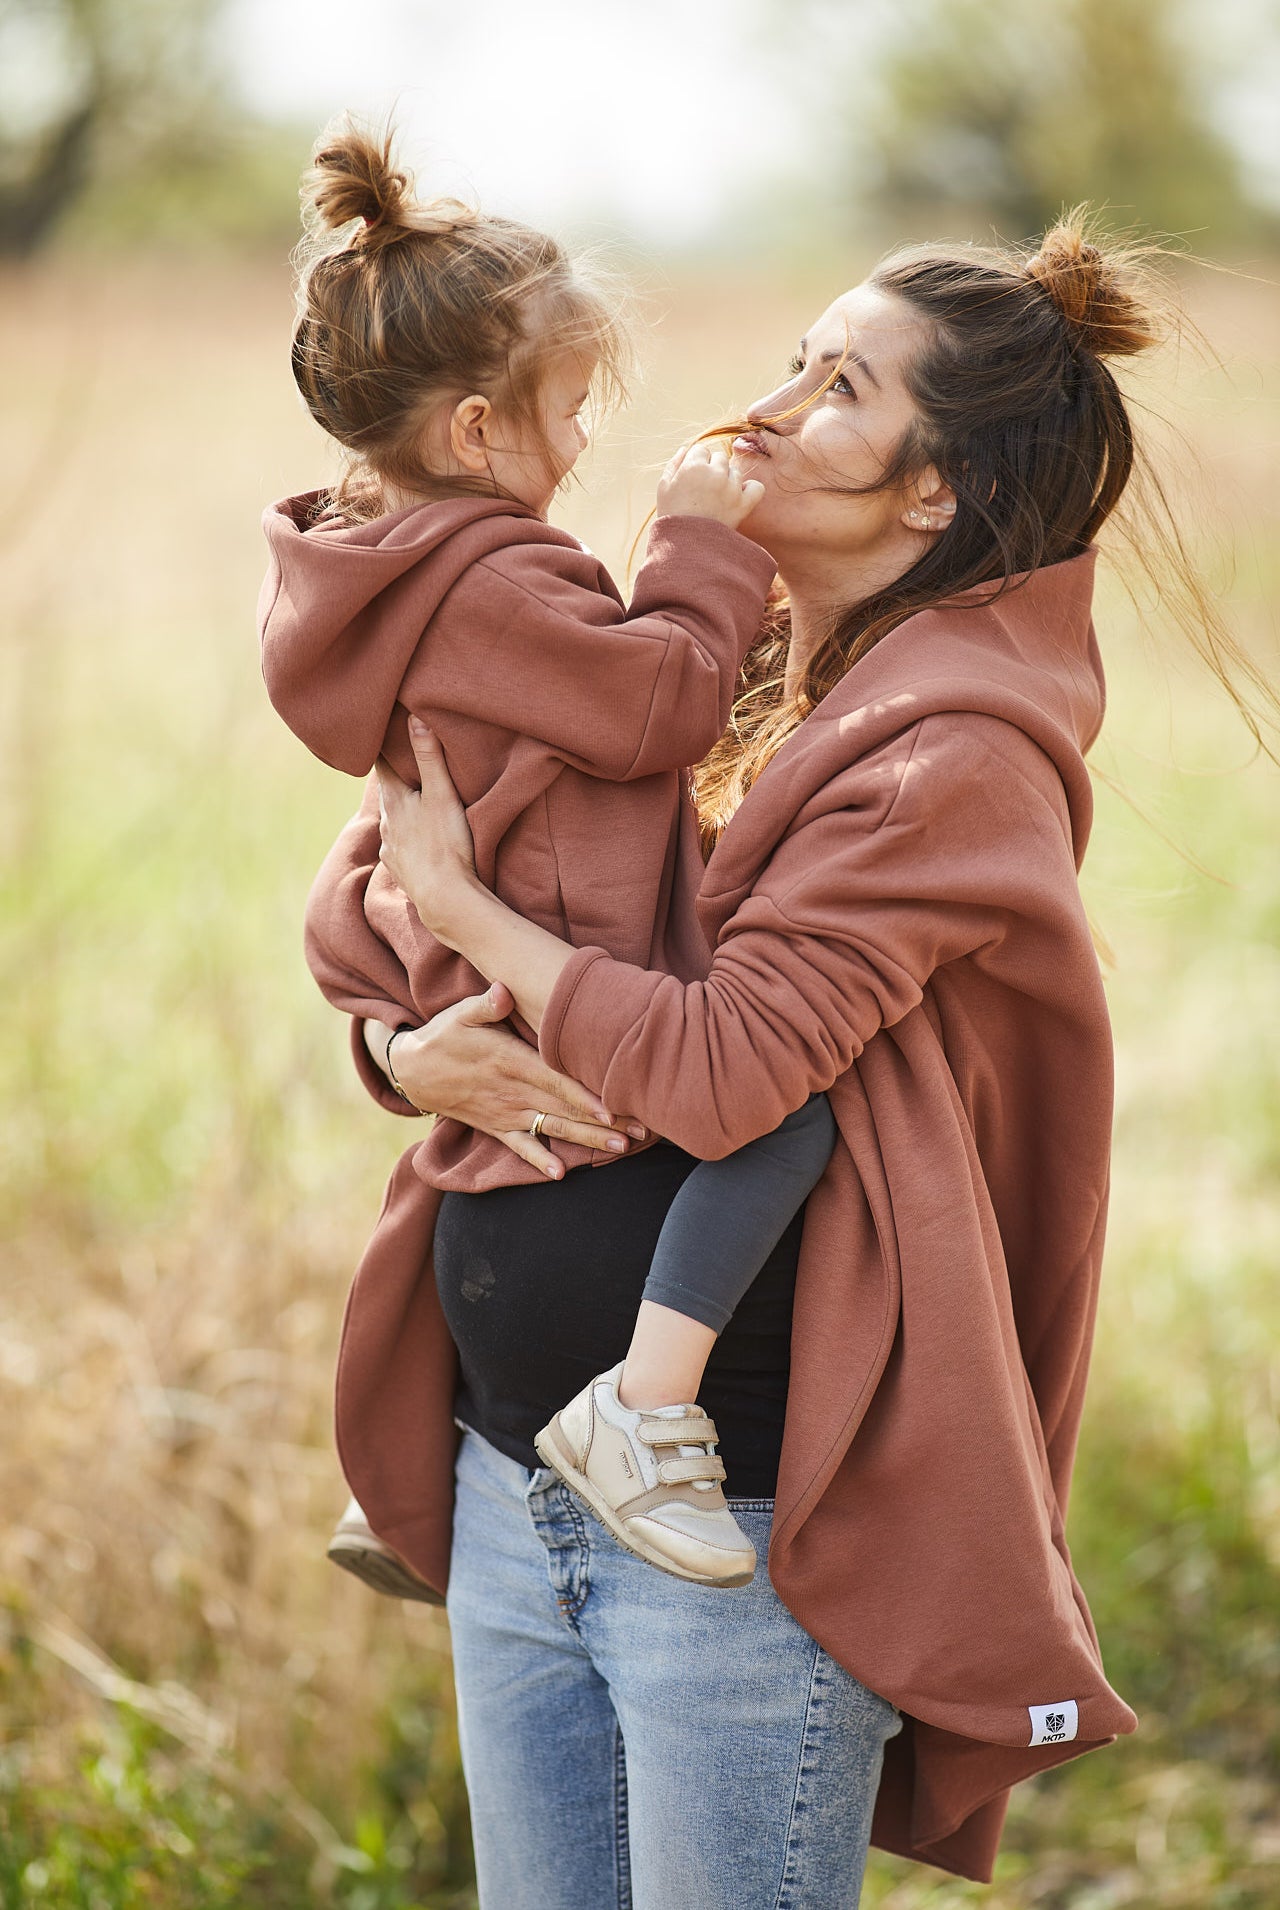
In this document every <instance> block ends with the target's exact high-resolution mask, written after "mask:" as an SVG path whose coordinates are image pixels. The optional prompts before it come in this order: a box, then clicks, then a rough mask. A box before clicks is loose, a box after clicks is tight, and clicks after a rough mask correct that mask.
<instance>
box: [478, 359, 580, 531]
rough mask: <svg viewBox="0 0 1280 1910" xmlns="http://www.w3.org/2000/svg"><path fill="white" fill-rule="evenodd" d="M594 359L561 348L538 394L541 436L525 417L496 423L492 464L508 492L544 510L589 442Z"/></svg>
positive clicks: (541, 510)
mask: <svg viewBox="0 0 1280 1910" xmlns="http://www.w3.org/2000/svg"><path fill="white" fill-rule="evenodd" d="M594 370H595V364H594V362H593V361H591V360H589V359H584V358H583V357H582V355H581V353H579V352H572V351H566V352H561V353H560V354H559V356H558V357H556V358H553V359H552V361H551V363H550V365H549V366H548V367H547V372H546V376H545V377H544V378H543V381H542V389H541V391H540V393H539V412H540V415H539V423H540V425H541V437H540V438H539V434H538V433H537V432H535V431H533V430H531V429H530V428H529V426H528V425H527V424H526V423H525V422H524V421H523V420H517V421H516V424H515V426H514V428H504V425H503V423H502V421H501V420H498V421H497V422H496V425H495V428H494V431H493V435H492V438H491V440H490V446H489V468H490V470H491V471H492V473H493V476H494V479H495V480H496V482H497V483H498V484H499V485H500V486H501V487H502V489H503V490H504V491H507V492H509V493H510V494H511V496H512V497H516V498H519V500H520V502H521V503H522V504H527V505H528V506H529V509H530V510H531V511H537V512H538V513H539V514H540V515H541V514H543V513H545V512H546V511H547V510H548V508H549V507H550V504H551V500H552V498H553V497H554V496H555V494H556V491H557V489H558V488H559V486H560V484H561V483H562V482H563V480H564V479H565V478H566V477H567V476H568V475H569V472H570V471H571V470H572V469H573V467H574V465H575V464H576V463H577V461H578V459H579V457H580V456H581V454H582V452H583V451H585V450H586V448H587V445H588V443H589V442H590V433H589V431H588V430H587V426H586V423H585V422H584V418H583V411H584V407H585V405H586V402H587V398H588V395H589V390H590V385H591V376H592V373H593V372H594Z"/></svg>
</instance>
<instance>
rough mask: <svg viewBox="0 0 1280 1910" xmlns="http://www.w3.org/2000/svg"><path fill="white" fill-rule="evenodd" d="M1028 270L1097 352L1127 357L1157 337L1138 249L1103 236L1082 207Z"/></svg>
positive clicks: (1050, 235)
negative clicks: (1111, 242)
mask: <svg viewBox="0 0 1280 1910" xmlns="http://www.w3.org/2000/svg"><path fill="white" fill-rule="evenodd" d="M1023 270H1024V272H1025V274H1026V276H1027V278H1029V279H1031V280H1033V281H1034V283H1035V284H1036V285H1038V286H1039V288H1040V290H1041V291H1042V292H1044V293H1045V294H1046V296H1047V297H1048V298H1050V299H1052V301H1053V303H1054V304H1055V305H1056V306H1057V308H1058V310H1059V311H1060V312H1061V314H1062V316H1063V318H1064V319H1065V320H1066V323H1067V326H1068V328H1069V330H1070V332H1071V334H1072V337H1073V339H1074V341H1075V343H1076V344H1077V345H1080V346H1083V347H1084V349H1085V350H1086V351H1090V352H1092V353H1093V354H1094V356H1095V357H1097V358H1127V357H1130V356H1132V355H1133V354H1134V353H1135V352H1141V351H1145V350H1146V349H1147V347H1148V346H1149V345H1153V344H1155V343H1156V342H1157V339H1158V336H1159V333H1158V330H1157V328H1156V325H1155V323H1154V319H1153V312H1152V307H1151V298H1150V291H1149V288H1148V287H1147V285H1146V283H1145V280H1144V279H1143V278H1142V276H1141V275H1140V273H1139V272H1138V270H1137V268H1136V258H1135V252H1134V249H1133V248H1126V247H1125V246H1123V245H1108V244H1107V243H1106V241H1105V240H1101V241H1100V240H1099V238H1098V237H1097V236H1096V235H1093V234H1091V233H1090V232H1089V231H1088V229H1087V226H1086V223H1085V219H1084V217H1083V215H1082V214H1081V213H1080V212H1078V211H1077V212H1068V213H1064V214H1063V216H1062V218H1061V219H1060V220H1059V221H1058V223H1057V225H1055V226H1053V227H1052V228H1051V230H1050V231H1048V232H1046V233H1045V236H1044V238H1043V240H1042V241H1041V243H1040V249H1039V251H1038V252H1037V253H1036V254H1035V257H1034V258H1031V259H1028V260H1027V262H1026V265H1025V266H1024V268H1023Z"/></svg>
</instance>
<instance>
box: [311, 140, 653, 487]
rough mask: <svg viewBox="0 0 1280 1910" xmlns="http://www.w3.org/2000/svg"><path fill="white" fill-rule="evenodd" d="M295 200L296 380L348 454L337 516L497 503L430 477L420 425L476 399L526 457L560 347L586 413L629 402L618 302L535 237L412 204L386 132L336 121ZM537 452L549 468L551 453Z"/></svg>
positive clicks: (469, 211)
mask: <svg viewBox="0 0 1280 1910" xmlns="http://www.w3.org/2000/svg"><path fill="white" fill-rule="evenodd" d="M301 199H302V216H303V234H304V236H303V239H302V243H301V244H300V246H299V247H298V250H297V253H296V254H295V263H296V265H297V270H298V318H297V324H296V326H295V329H294V338H293V375H294V378H295V380H296V381H297V385H298V389H299V391H300V392H301V393H302V396H303V398H304V399H305V401H306V405H307V409H308V410H309V411H310V413H311V415H312V417H313V418H314V419H315V420H316V422H317V424H319V425H320V426H321V427H322V428H323V430H325V431H326V432H328V434H329V436H330V437H332V438H334V439H336V440H337V442H338V443H339V444H340V445H342V446H343V447H344V449H345V451H346V453H347V459H346V468H345V470H344V472H343V475H342V478H341V479H340V481H339V483H338V484H337V485H336V486H335V487H334V490H333V492H332V494H331V499H330V503H331V506H332V507H333V508H335V509H336V510H338V511H340V512H341V514H342V515H343V516H345V517H347V518H356V519H360V518H369V517H376V516H378V515H380V514H381V513H382V512H383V511H384V510H386V509H387V504H386V502H385V495H386V490H387V487H388V486H394V487H395V488H396V489H397V490H400V491H407V492H409V493H411V494H412V495H414V496H417V497H423V498H430V497H441V496H457V495H459V494H463V495H467V494H473V493H478V494H480V495H485V496H492V495H498V494H500V493H499V492H498V489H497V486H496V485H494V484H492V483H487V482H486V481H485V480H483V479H479V478H468V477H465V476H463V477H454V476H449V475H446V474H444V473H440V472H435V471H432V470H430V469H429V468H428V466H427V464H426V462H425V459H424V456H423V439H424V427H425V425H426V423H427V420H428V418H429V417H430V416H431V415H432V414H433V413H434V412H435V410H436V409H437V407H439V406H440V405H441V404H442V403H443V402H447V401H452V403H455V404H456V403H458V402H459V401H460V400H461V399H463V398H466V397H469V396H470V395H471V394H472V393H479V394H480V395H481V396H483V397H486V398H488V399H489V401H490V403H491V404H492V405H493V407H494V410H495V412H497V413H498V415H499V416H500V417H502V418H504V419H508V420H511V421H512V422H516V423H519V424H521V425H523V426H524V427H525V431H526V433H527V434H528V436H529V440H530V442H532V443H533V444H534V445H537V444H538V443H539V442H540V440H541V439H542V437H543V427H542V418H541V410H540V405H539V394H540V391H541V388H542V383H543V379H544V377H545V375H546V372H547V370H548V368H549V366H550V364H551V362H552V360H554V359H556V358H558V357H559V356H560V355H561V354H562V353H563V352H565V351H566V350H568V351H576V352H578V353H580V355H581V356H582V359H583V361H584V364H587V365H593V366H594V370H593V372H592V374H591V377H590V381H589V383H590V398H591V403H592V407H593V410H594V411H595V412H596V413H597V415H598V414H599V413H600V412H601V411H603V410H605V409H608V408H610V407H612V406H613V405H615V404H616V403H618V402H619V401H620V399H621V398H622V397H624V396H625V389H626V375H627V369H628V364H629V357H630V353H629V343H628V338H627V334H626V328H625V325H624V323H623V320H622V316H621V312H620V301H619V299H618V297H617V294H616V292H614V291H613V290H611V289H610V288H609V287H608V286H607V284H606V283H605V282H603V281H602V280H601V278H600V277H599V276H598V275H595V274H592V275H590V276H589V275H588V273H587V272H586V270H585V269H584V267H583V266H582V265H581V264H580V263H578V262H575V261H574V260H572V259H570V257H569V255H568V254H567V253H566V252H565V250H564V248H563V247H562V246H561V245H560V244H559V243H558V242H557V241H556V240H555V239H553V238H550V237H549V236H548V235H547V234H546V233H544V232H536V231H534V230H533V228H532V227H530V226H526V225H522V224H520V223H519V222H518V221H517V220H514V219H504V218H496V217H490V216H489V215H487V214H484V213H481V212H478V211H476V210H475V209H474V208H473V207H470V206H465V205H463V204H461V203H460V202H459V201H458V200H456V199H447V198H441V199H433V200H419V199H417V198H416V197H415V195H414V191H413V182H412V180H411V178H410V176H409V174H408V173H407V172H405V171H404V170H403V169H402V168H401V167H400V166H399V165H397V164H396V162H395V159H394V155H393V135H392V132H391V130H390V128H388V129H387V130H386V131H385V132H383V133H382V134H381V135H380V136H377V137H375V136H374V135H373V134H371V133H369V132H367V131H365V130H364V129H363V128H361V127H360V126H358V125H356V124H355V123H354V122H353V121H351V120H350V119H344V120H342V121H340V122H338V124H337V125H336V126H334V127H333V128H331V129H329V131H328V132H326V133H325V134H324V135H322V136H321V138H320V140H319V142H318V144H317V146H316V150H315V154H314V157H313V160H312V165H311V168H310V170H309V171H308V172H307V173H306V174H305V175H304V176H303V182H302V193H301ZM357 221H358V222H359V223H358V224H357ZM544 455H545V457H546V462H547V467H548V470H550V469H551V468H552V461H551V455H550V448H549V447H547V448H546V451H545V453H544Z"/></svg>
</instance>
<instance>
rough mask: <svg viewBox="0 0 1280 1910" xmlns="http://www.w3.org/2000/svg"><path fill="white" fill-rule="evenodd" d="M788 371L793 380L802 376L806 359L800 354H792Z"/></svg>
mask: <svg viewBox="0 0 1280 1910" xmlns="http://www.w3.org/2000/svg"><path fill="white" fill-rule="evenodd" d="M787 370H788V372H789V373H790V374H791V376H792V377H793V378H798V377H799V376H800V373H801V372H802V371H803V370H804V359H803V358H802V357H801V356H800V354H799V352H793V353H792V355H791V361H790V363H789V364H788V366H787Z"/></svg>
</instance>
